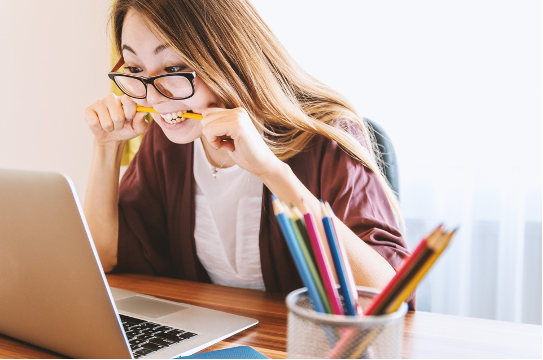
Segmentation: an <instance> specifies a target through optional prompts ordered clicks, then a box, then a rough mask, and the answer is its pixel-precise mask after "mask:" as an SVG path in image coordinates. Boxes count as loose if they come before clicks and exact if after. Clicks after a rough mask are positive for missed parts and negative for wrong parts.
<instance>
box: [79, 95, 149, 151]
mask: <svg viewBox="0 0 543 360" xmlns="http://www.w3.org/2000/svg"><path fill="white" fill-rule="evenodd" d="M136 106H137V105H136V103H135V102H134V101H133V100H132V99H131V98H130V97H129V96H126V95H123V96H117V95H115V94H109V95H107V96H106V97H104V98H103V99H99V100H96V101H95V102H94V104H92V105H90V106H87V107H86V108H85V120H87V123H88V124H89V127H90V129H91V131H92V133H93V134H94V136H95V137H96V140H97V141H98V143H101V144H105V143H108V142H112V141H125V140H130V139H132V138H135V137H136V136H138V135H141V134H144V133H145V132H146V131H147V129H148V128H149V123H148V122H147V121H146V120H145V119H144V116H145V113H137V112H136ZM127 120H129V121H127Z"/></svg>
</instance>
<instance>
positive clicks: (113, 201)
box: [85, 0, 408, 292]
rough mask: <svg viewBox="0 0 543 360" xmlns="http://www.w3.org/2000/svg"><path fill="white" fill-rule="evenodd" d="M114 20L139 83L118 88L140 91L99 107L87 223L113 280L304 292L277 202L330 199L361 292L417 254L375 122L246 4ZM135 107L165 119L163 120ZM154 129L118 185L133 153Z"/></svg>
mask: <svg viewBox="0 0 543 360" xmlns="http://www.w3.org/2000/svg"><path fill="white" fill-rule="evenodd" d="M111 19H112V22H113V28H114V31H115V42H116V48H117V50H118V52H119V54H120V55H121V56H122V58H121V60H120V64H121V63H123V62H124V74H125V75H119V74H121V73H115V74H113V75H111V74H110V77H111V78H112V79H114V81H115V82H116V83H117V84H118V85H119V86H120V88H121V89H122V90H123V92H124V93H125V94H127V95H124V96H122V97H117V96H115V95H113V94H110V95H107V96H106V97H104V98H103V99H100V100H98V101H96V102H95V103H94V104H92V105H90V106H89V107H87V108H86V109H85V117H86V120H87V122H88V124H89V127H90V129H91V131H92V132H93V134H94V135H95V138H94V146H93V159H92V166H91V171H90V178H89V183H88V190H87V194H86V201H85V215H86V217H87V220H88V224H89V227H90V229H91V232H92V235H93V238H94V241H95V244H96V248H97V251H98V253H99V255H100V259H101V262H102V265H103V267H104V270H105V271H112V270H113V269H115V270H118V271H130V272H138V273H146V274H155V275H160V276H169V277H176V278H182V279H187V280H193V281H203V282H213V283H216V284H222V285H228V286H237V287H246V288H253V289H261V290H266V291H273V292H289V291H291V290H293V289H296V288H299V287H301V286H302V283H301V281H300V278H299V276H298V274H297V271H296V268H295V266H294V263H293V261H292V259H291V257H290V254H289V252H288V248H287V246H286V244H285V242H284V239H283V238H282V236H281V233H280V230H279V227H278V224H277V222H276V220H275V218H274V216H273V211H272V207H271V199H270V196H271V193H273V194H275V195H276V196H277V197H278V198H279V199H281V200H282V201H284V202H285V203H287V204H290V203H293V204H294V205H296V206H300V203H301V199H303V202H304V204H305V207H306V208H307V209H308V210H309V211H311V212H313V213H314V214H320V203H319V199H323V200H325V201H329V202H330V204H331V206H332V208H333V210H334V212H335V214H336V216H337V218H338V219H337V221H336V225H337V231H338V232H339V234H340V237H341V239H342V241H343V243H344V245H345V248H346V250H347V252H348V256H349V260H350V263H351V266H352V268H353V275H354V277H355V281H356V283H357V284H358V285H364V286H371V287H375V288H379V289H381V288H383V287H384V286H385V285H386V284H387V283H388V281H390V279H391V278H392V277H393V276H394V274H395V269H397V267H398V266H399V264H400V262H401V260H402V259H403V258H404V257H405V256H406V254H407V253H408V252H407V249H406V245H405V241H404V240H403V238H402V235H401V233H400V232H399V230H398V228H399V226H398V224H397V223H398V222H401V215H400V213H399V208H398V204H397V200H396V198H395V195H394V193H393V192H392V190H391V189H390V187H389V186H388V184H387V182H386V180H385V179H384V177H383V175H382V174H381V172H380V170H379V167H378V165H377V164H376V160H375V158H376V157H375V155H374V153H373V151H372V150H371V149H372V146H371V145H370V144H372V142H371V140H370V136H369V134H368V131H367V127H366V125H365V124H364V123H363V122H362V121H361V120H360V119H359V118H358V117H357V115H356V113H355V112H354V110H352V108H351V106H350V105H349V104H348V102H347V101H346V100H345V99H343V98H342V97H341V96H340V95H339V94H337V93H336V92H334V91H332V90H331V89H329V88H328V87H326V86H325V85H324V84H322V83H320V82H319V81H317V80H315V79H314V78H312V77H311V76H309V75H308V74H306V73H305V72H304V71H303V70H302V69H300V68H299V67H298V66H297V65H296V64H295V62H294V61H293V60H292V59H291V58H290V57H289V56H288V54H287V52H286V51H285V50H284V48H283V47H282V46H281V45H280V44H279V42H278V41H277V39H276V38H275V37H274V35H273V34H272V33H271V31H270V30H269V28H268V27H267V26H266V24H265V23H264V22H263V21H262V19H261V18H260V17H259V15H258V14H257V13H256V11H255V9H254V8H253V7H252V6H251V5H250V4H249V3H248V2H247V1H244V0H236V1H220V0H214V1H209V0H208V1H204V0H182V1H181V0H119V1H117V2H116V3H115V4H114V6H113V10H112V15H111ZM115 70H117V69H115ZM115 70H114V71H115ZM166 74H168V75H167V76H162V75H166ZM170 74H176V75H170ZM126 75H129V76H126ZM135 77H136V78H135ZM138 78H140V79H141V78H144V79H145V78H146V79H145V80H144V81H143V82H142V81H141V80H139V79H138ZM149 78H151V79H149ZM128 95H130V96H128ZM137 105H141V106H146V107H153V108H154V109H155V110H156V111H158V112H159V114H154V113H153V114H151V116H152V118H153V121H152V122H151V123H150V124H149V123H148V122H147V121H146V120H145V119H144V115H145V114H144V113H140V112H136V106H137ZM187 111H188V112H194V113H201V114H202V115H203V120H201V121H200V120H195V119H189V118H186V116H183V113H184V112H187ZM143 133H146V134H145V137H144V139H143V142H142V145H141V147H140V149H139V151H138V153H137V155H136V157H135V158H134V160H133V161H132V163H131V164H130V166H129V168H128V170H127V171H126V173H125V175H124V176H123V179H122V181H121V184H120V185H118V182H119V168H120V159H121V154H122V149H123V146H124V143H125V141H126V140H128V139H130V138H133V137H135V136H137V135H140V134H143Z"/></svg>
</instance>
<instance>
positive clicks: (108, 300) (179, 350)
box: [0, 169, 258, 359]
mask: <svg viewBox="0 0 543 360" xmlns="http://www.w3.org/2000/svg"><path fill="white" fill-rule="evenodd" d="M257 323H258V321H256V320H254V319H250V318H246V317H242V316H237V315H232V314H227V313H224V312H220V311H214V310H209V309H205V308H201V307H197V306H193V305H189V304H181V303H177V302H173V301H167V300H161V299H158V298H155V297H152V296H147V295H143V294H138V293H133V292H130V291H125V290H121V289H116V288H110V287H109V286H108V283H107V280H106V277H105V276H104V272H103V270H102V266H101V264H100V261H99V258H98V255H97V253H96V249H95V247H94V243H93V241H92V237H91V235H90V232H89V229H88V226H87V223H86V221H85V217H84V215H83V211H82V209H81V205H80V204H79V200H78V197H77V194H76V192H75V188H74V186H73V184H72V182H71V181H70V179H68V178H67V177H66V176H63V175H60V174H56V173H43V172H29V171H19V170H2V169H0V333H1V334H4V335H7V336H10V337H13V338H16V339H19V340H22V341H25V342H28V343H31V344H34V345H38V346H40V347H43V348H46V349H49V350H52V351H54V352H57V353H60V354H63V355H67V356H70V357H75V358H131V357H133V358H150V359H152V358H171V357H175V356H179V355H182V356H184V355H190V354H192V353H194V352H196V351H199V350H201V349H203V348H205V347H207V346H209V345H211V344H214V343H216V342H218V341H220V340H222V339H224V338H226V337H228V336H231V335H233V334H235V333H237V332H239V331H241V330H244V329H247V328H249V327H251V326H253V325H255V324H257Z"/></svg>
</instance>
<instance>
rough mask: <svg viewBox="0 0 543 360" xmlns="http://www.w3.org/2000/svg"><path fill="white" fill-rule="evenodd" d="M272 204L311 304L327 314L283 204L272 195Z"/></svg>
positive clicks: (318, 310) (316, 309)
mask: <svg viewBox="0 0 543 360" xmlns="http://www.w3.org/2000/svg"><path fill="white" fill-rule="evenodd" d="M272 204H273V212H274V213H275V216H276V217H277V221H278V223H279V227H280V228H281V231H282V232H283V235H284V237H285V241H286V243H287V246H288V248H289V250H290V254H291V255H292V258H293V260H294V264H295V265H296V268H297V269H298V273H299V274H300V277H301V279H302V282H303V283H304V286H305V287H307V294H308V295H309V298H310V299H311V302H312V303H313V307H314V308H315V311H317V312H320V313H326V311H325V309H324V305H323V304H322V301H321V299H320V295H319V291H318V290H317V287H316V285H315V282H314V281H313V279H312V277H311V273H310V271H309V268H308V267H307V264H306V262H305V259H304V256H303V254H302V250H301V249H300V245H299V244H298V240H296V235H295V234H294V230H293V229H292V225H291V223H290V221H289V219H287V217H286V215H285V211H284V209H283V206H282V205H281V203H280V202H279V200H278V199H277V197H276V196H275V195H272Z"/></svg>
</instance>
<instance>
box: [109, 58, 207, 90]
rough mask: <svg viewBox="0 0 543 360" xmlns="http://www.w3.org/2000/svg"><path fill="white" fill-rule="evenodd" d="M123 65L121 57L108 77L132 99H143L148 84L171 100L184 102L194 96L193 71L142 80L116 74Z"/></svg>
mask: <svg viewBox="0 0 543 360" xmlns="http://www.w3.org/2000/svg"><path fill="white" fill-rule="evenodd" d="M123 64H124V59H123V58H122V57H121V58H120V59H119V61H118V62H117V64H115V66H114V67H113V69H111V72H110V73H109V74H108V76H109V78H110V79H111V80H113V82H115V84H116V85H117V86H118V87H119V89H120V90H121V91H122V92H123V93H125V94H126V95H128V96H130V97H132V98H135V99H145V98H146V97H147V85H148V84H149V85H153V87H154V88H155V89H156V91H158V92H159V93H160V94H162V95H164V96H165V97H167V98H168V99H172V100H184V99H188V98H190V97H191V96H193V95H194V78H196V73H195V72H194V71H193V72H181V73H175V74H164V75H158V76H152V77H148V78H144V77H139V76H133V75H128V74H121V73H118V72H116V71H117V70H119V68H120V67H121V66H122V65H123Z"/></svg>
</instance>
